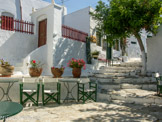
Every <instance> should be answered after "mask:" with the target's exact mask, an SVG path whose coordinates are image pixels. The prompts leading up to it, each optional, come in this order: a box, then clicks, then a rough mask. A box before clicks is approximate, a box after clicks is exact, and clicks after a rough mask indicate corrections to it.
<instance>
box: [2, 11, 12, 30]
mask: <svg viewBox="0 0 162 122" xmlns="http://www.w3.org/2000/svg"><path fill="white" fill-rule="evenodd" d="M1 29H3V30H10V31H13V30H14V18H13V15H12V14H10V13H7V12H3V13H2V16H1Z"/></svg>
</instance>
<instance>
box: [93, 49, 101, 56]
mask: <svg viewBox="0 0 162 122" xmlns="http://www.w3.org/2000/svg"><path fill="white" fill-rule="evenodd" d="M91 54H92V55H99V54H100V52H99V51H97V50H95V51H94V52H92V53H91Z"/></svg>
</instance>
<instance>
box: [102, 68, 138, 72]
mask: <svg viewBox="0 0 162 122" xmlns="http://www.w3.org/2000/svg"><path fill="white" fill-rule="evenodd" d="M101 70H103V71H105V72H107V71H112V72H113V71H124V72H131V71H141V68H139V67H101V68H100V71H101Z"/></svg>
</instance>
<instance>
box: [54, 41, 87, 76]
mask: <svg viewBox="0 0 162 122" xmlns="http://www.w3.org/2000/svg"><path fill="white" fill-rule="evenodd" d="M71 58H76V59H83V60H84V61H86V43H83V42H79V41H76V40H71V39H67V38H59V39H58V40H57V43H54V53H53V66H55V67H60V66H61V65H63V66H65V67H66V66H67V63H68V61H69V60H71ZM64 75H68V76H69V75H72V74H71V68H69V67H66V68H65V72H64Z"/></svg>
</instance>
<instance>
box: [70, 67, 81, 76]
mask: <svg viewBox="0 0 162 122" xmlns="http://www.w3.org/2000/svg"><path fill="white" fill-rule="evenodd" d="M81 71H82V70H81V68H73V70H72V74H73V78H80V75H81Z"/></svg>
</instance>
